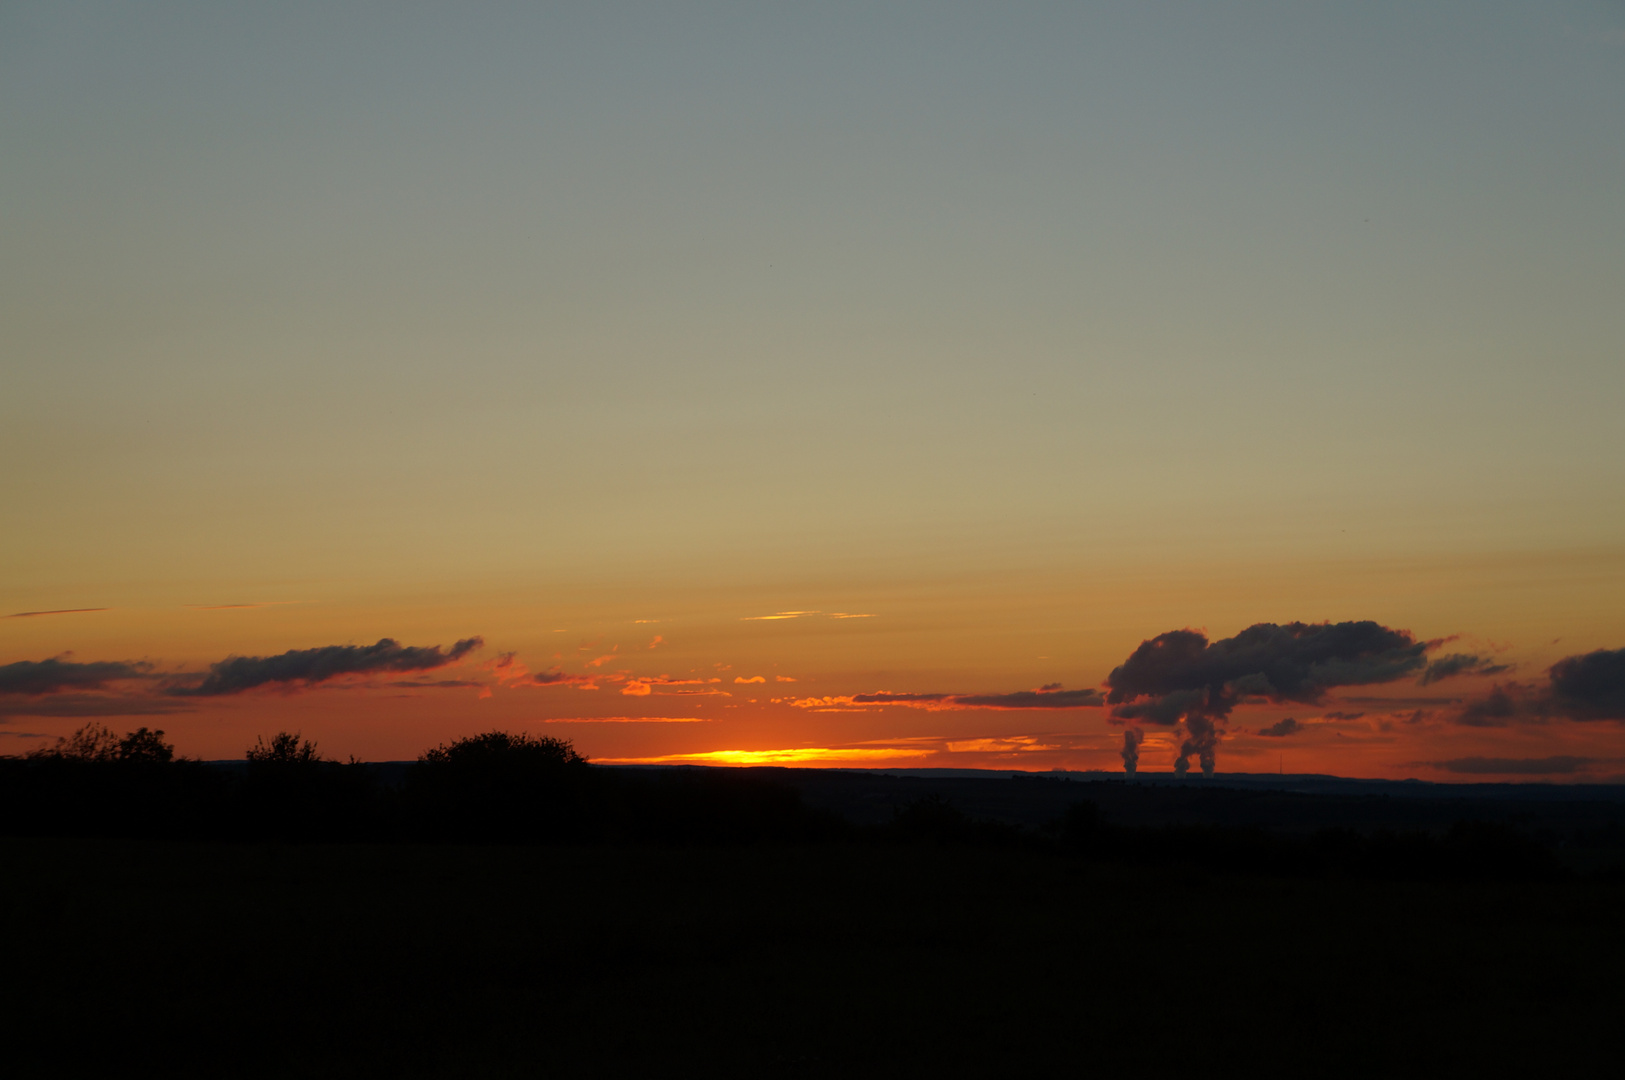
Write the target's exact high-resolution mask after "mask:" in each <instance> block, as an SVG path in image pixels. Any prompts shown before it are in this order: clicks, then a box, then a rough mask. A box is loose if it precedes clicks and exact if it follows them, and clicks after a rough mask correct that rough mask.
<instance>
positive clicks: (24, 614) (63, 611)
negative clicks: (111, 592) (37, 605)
mask: <svg viewBox="0 0 1625 1080" xmlns="http://www.w3.org/2000/svg"><path fill="white" fill-rule="evenodd" d="M112 610H113V609H112V608H105V607H66V608H55V609H53V610H51V611H18V612H13V613H12V614H10V615H7V616H6V618H8V619H37V618H39V617H40V616H41V615H83V614H85V613H86V612H91V611H112Z"/></svg>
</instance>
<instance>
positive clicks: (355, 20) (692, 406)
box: [0, 0, 1625, 779]
mask: <svg viewBox="0 0 1625 1080" xmlns="http://www.w3.org/2000/svg"><path fill="white" fill-rule="evenodd" d="M0 147H4V150H3V152H0V454H3V459H0V460H3V461H4V462H5V468H3V469H0V615H8V616H9V615H10V614H11V613H28V612H63V611H64V610H65V609H99V610H90V611H67V612H66V613H60V614H29V615H22V616H21V617H6V618H0V666H3V665H7V664H15V663H21V662H39V661H42V660H45V659H48V658H52V657H61V656H64V654H69V653H71V656H68V657H67V658H66V661H65V662H70V663H88V662H98V661H121V662H137V661H139V662H143V663H146V664H150V665H151V667H150V668H145V669H143V673H144V676H145V677H144V678H143V679H137V680H131V681H128V682H122V683H117V682H116V683H112V684H108V685H106V686H103V687H101V688H100V689H96V690H94V691H93V692H92V693H91V694H90V695H89V696H86V695H84V694H78V695H74V694H67V695H64V694H59V693H50V694H12V695H3V694H0V736H9V737H0V752H15V751H18V750H23V749H27V748H29V747H31V746H34V745H39V744H41V743H42V742H44V741H46V740H48V739H49V738H54V737H55V736H56V735H59V734H61V733H63V732H66V731H69V730H72V729H73V728H74V727H76V726H78V724H80V723H82V722H84V719H85V718H86V716H87V715H96V716H97V717H98V718H100V719H103V720H105V721H106V722H108V723H110V724H112V725H113V726H114V727H117V728H120V729H121V730H122V729H125V728H128V727H133V726H135V725H136V724H142V723H145V724H149V725H153V726H161V727H163V728H165V730H166V731H168V732H169V733H170V735H171V736H172V737H173V738H174V739H175V741H176V743H177V745H178V748H179V749H180V751H181V752H183V753H187V754H193V755H201V756H204V757H229V756H237V755H239V754H240V753H241V752H242V749H243V748H244V746H246V745H248V744H249V743H251V742H252V741H253V738H254V736H255V735H257V734H262V733H269V732H272V731H275V730H278V729H280V728H289V729H299V730H301V731H303V732H304V733H305V734H306V735H307V736H310V737H312V738H315V739H316V740H317V741H318V743H319V744H320V746H321V748H322V749H323V750H324V751H325V752H328V753H330V754H333V755H336V756H340V757H342V756H344V755H347V754H355V755H357V756H360V757H364V758H394V757H410V756H414V755H415V754H416V753H417V752H419V751H420V750H421V749H422V748H423V747H425V746H427V745H432V744H434V743H436V742H439V741H441V740H443V739H448V738H452V737H455V736H458V735H462V734H469V733H472V732H474V731H479V730H486V729H489V728H491V727H493V726H502V727H507V728H511V729H521V728H522V729H525V730H529V731H533V732H536V733H543V734H554V735H561V736H563V737H567V738H571V739H573V740H574V741H575V743H576V745H577V747H578V748H579V749H581V750H582V751H583V752H584V753H586V754H588V755H589V756H590V757H593V758H595V759H631V758H642V759H647V758H664V757H672V756H682V755H703V754H716V753H718V752H739V751H750V752H760V751H774V752H779V753H778V754H777V756H771V755H770V756H769V757H768V758H762V759H760V760H777V761H786V760H797V759H798V756H799V760H803V761H810V762H811V761H816V762H829V763H858V764H881V763H885V764H895V765H964V766H972V767H994V768H1038V769H1048V768H1052V767H1070V768H1105V767H1118V766H1119V762H1118V758H1117V754H1116V749H1117V747H1118V745H1119V744H1120V741H1121V738H1122V726H1121V724H1114V723H1113V722H1112V720H1111V717H1110V716H1109V713H1108V710H1106V709H1104V708H1099V707H1085V708H1070V709H1015V710H1011V709H1003V710H1001V709H958V710H948V711H928V710H921V709H910V708H898V707H865V708H857V707H854V706H852V705H850V704H847V703H842V702H841V701H840V700H839V699H842V698H850V697H851V696H852V695H859V694H867V693H872V692H874V691H878V690H885V691H891V692H894V693H953V694H996V693H1009V692H1014V691H1020V690H1029V689H1034V688H1036V687H1039V686H1046V685H1052V684H1055V683H1060V684H1063V685H1064V686H1065V687H1067V688H1073V689H1076V688H1086V687H1095V686H1100V685H1101V684H1102V683H1103V681H1104V680H1105V679H1106V678H1107V676H1108V674H1109V673H1110V672H1111V670H1112V669H1113V668H1114V667H1115V666H1117V665H1118V664H1121V663H1122V662H1123V661H1124V660H1125V658H1127V657H1128V656H1129V654H1130V653H1131V652H1133V650H1134V649H1135V648H1136V647H1137V646H1138V645H1139V644H1140V642H1141V641H1143V640H1146V639H1148V638H1152V637H1153V636H1155V635H1157V634H1160V633H1163V632H1165V631H1169V630H1174V629H1179V628H1183V627H1196V628H1203V629H1205V630H1206V631H1207V632H1208V634H1209V636H1210V637H1211V638H1214V639H1218V638H1224V637H1229V636H1230V635H1233V634H1235V633H1237V632H1238V631H1240V630H1242V629H1243V628H1245V627H1247V626H1249V625H1251V624H1253V623H1257V622H1266V621H1267V622H1278V623H1286V622H1291V621H1294V620H1301V621H1304V622H1309V623H1317V622H1323V621H1334V622H1335V621H1342V620H1363V619H1369V620H1374V621H1376V622H1378V623H1381V624H1383V625H1385V626H1389V627H1394V628H1398V629H1404V630H1407V631H1409V632H1410V633H1411V634H1413V635H1414V637H1415V638H1416V639H1417V640H1419V641H1432V640H1437V639H1444V638H1454V639H1455V640H1453V641H1451V642H1449V643H1447V644H1444V645H1441V646H1440V647H1439V648H1438V650H1435V651H1433V652H1432V653H1430V655H1432V656H1435V657H1436V656H1442V655H1446V654H1450V653H1461V654H1471V655H1474V656H1480V657H1484V658H1489V657H1493V658H1494V663H1495V665H1496V666H1507V667H1509V668H1510V671H1509V672H1502V673H1498V674H1496V675H1477V676H1473V675H1469V676H1465V677H1461V678H1457V679H1453V680H1450V681H1447V682H1444V683H1439V684H1434V685H1429V686H1426V687H1419V686H1417V685H1416V683H1415V680H1414V679H1407V680H1403V681H1394V682H1391V683H1385V684H1383V685H1380V686H1374V687H1357V688H1352V689H1350V688H1344V689H1341V690H1338V691H1337V692H1336V693H1335V694H1332V695H1330V696H1328V697H1326V698H1325V699H1324V700H1322V701H1320V702H1318V703H1316V704H1314V705H1312V706H1306V705H1304V704H1302V703H1274V704H1272V703H1269V702H1254V703H1251V704H1244V705H1243V706H1242V707H1240V708H1239V709H1238V710H1237V711H1236V713H1235V714H1234V715H1232V716H1231V717H1230V718H1229V723H1228V727H1227V735H1226V737H1225V738H1224V740H1223V742H1222V744H1221V748H1220V752H1219V755H1220V765H1219V767H1220V769H1221V770H1225V769H1238V770H1248V771H1251V770H1262V769H1269V770H1272V771H1273V770H1274V769H1277V768H1284V769H1286V771H1294V770H1296V771H1320V772H1330V773H1339V774H1343V775H1356V776H1396V777H1397V776H1421V777H1425V778H1430V779H1463V778H1482V779H1502V778H1506V776H1507V775H1509V774H1497V773H1494V772H1487V771H1485V770H1487V769H1492V768H1494V766H1484V765H1482V764H1479V765H1472V764H1468V765H1462V764H1461V763H1462V762H1469V763H1470V762H1473V761H1477V760H1479V759H1494V760H1500V759H1505V760H1506V761H1507V762H1510V763H1512V764H1508V765H1507V767H1508V768H1509V769H1511V768H1514V767H1516V768H1521V769H1524V770H1525V771H1523V772H1521V773H1514V774H1510V775H1518V776H1523V777H1526V778H1527V777H1529V776H1542V777H1547V778H1554V779H1576V778H1600V777H1604V776H1617V775H1625V727H1622V725H1621V724H1620V723H1619V722H1617V721H1614V720H1604V721H1600V722H1591V723H1579V722H1572V721H1567V720H1563V719H1560V718H1557V719H1554V718H1550V717H1543V718H1539V719H1524V720H1519V719H1513V720H1509V721H1507V722H1505V723H1500V724H1497V725H1495V726H1489V727H1482V726H1473V725H1469V724H1464V723H1461V722H1460V720H1459V717H1460V715H1461V709H1462V708H1463V707H1464V705H1465V704H1466V703H1470V702H1472V701H1475V700H1480V699H1481V698H1483V696H1484V695H1487V694H1489V693H1491V686H1492V684H1494V683H1498V682H1499V683H1505V682H1506V681H1507V680H1508V679H1511V680H1514V681H1517V682H1518V683H1519V685H1522V686H1525V687H1536V688H1537V689H1531V690H1529V693H1531V694H1536V693H1538V692H1539V691H1538V686H1539V685H1540V683H1541V680H1543V679H1544V678H1545V674H1544V673H1545V671H1546V668H1547V667H1548V666H1549V665H1551V664H1552V663H1554V662H1556V661H1558V660H1559V659H1561V658H1563V657H1565V656H1572V655H1579V654H1584V653H1588V652H1591V651H1592V650H1597V649H1609V650H1617V649H1620V648H1622V647H1625V498H1622V497H1621V494H1620V493H1621V492H1625V423H1622V422H1621V406H1622V404H1625V5H1622V4H1619V3H1600V2H1589V3H1587V2H1572V3H1571V2H1552V3H1540V4H1535V3H1518V4H1512V3H1459V4H1456V3H1431V4H1430V3H1403V4H1400V3H1393V4H1387V3H1352V2H1348V3H1337V4H1306V3H1291V4H1287V3H1280V4H1256V3H1228V4H1223V5H1208V4H1194V3H1192V4H1159V3H1133V4H1130V3H1120V4H1082V3H1066V4H1061V3H1055V4H1023V3H1003V4H996V5H995V4H954V3H947V2H933V3H929V4H903V3H882V4H869V3H865V4H841V3H818V4H798V5H790V4H766V3H764V4H685V3H660V4H648V5H633V4H617V3H590V4H564V3H556V4H547V5H530V4H459V5H455V6H447V5H426V4H423V5H410V4H400V3H390V4H383V3H377V4H364V3H333V2H322V3H308V4H300V3H283V4H276V5H256V4H230V3H219V2H211V3H207V4H204V3H195V4H193V3H162V2H154V3H139V4H137V3H108V4H77V3H67V2H60V0H57V2H52V3H5V4H0ZM780 612H805V613H810V614H802V615H799V616H797V617H794V618H780V619H761V618H759V617H760V616H765V615H772V614H776V613H780ZM837 615H844V616H853V615H856V616H863V617H861V618H845V617H836V616H837ZM476 635H478V636H480V637H482V638H483V639H484V641H485V645H484V647H483V648H482V649H480V650H478V651H475V652H471V653H468V654H467V655H465V656H463V657H462V658H461V659H460V660H459V661H458V662H457V663H455V664H451V665H447V666H444V667H439V668H435V669H433V670H424V671H421V672H419V673H418V674H415V675H412V676H410V677H395V676H391V677H389V678H383V677H366V678H363V677H360V676H355V677H341V678H335V679H330V680H327V681H325V682H321V683H319V684H315V685H312V684H307V683H292V682H284V683H278V684H267V685H263V686H260V687H257V688H255V689H252V690H249V691H246V692H243V693H240V694H232V695H224V696H218V697H184V696H176V695H172V694H171V695H167V696H166V695H165V694H164V693H162V692H159V691H157V690H155V689H154V687H156V686H158V685H159V684H161V683H162V684H164V685H168V684H167V683H164V679H165V678H169V679H171V680H173V679H174V678H179V677H181V676H183V675H185V674H187V673H191V674H193V675H194V676H196V675H200V674H201V673H203V672H205V671H206V670H208V668H209V665H211V664H215V663H217V662H219V661H221V660H223V659H224V658H226V657H229V656H271V655H276V654H280V653H283V652H284V651H286V650H291V649H308V648H318V647H324V646H330V645H370V644H372V643H374V642H376V641H378V640H379V639H380V638H385V637H388V638H392V639H396V640H398V641H399V642H401V643H403V644H404V645H407V646H414V647H421V646H432V645H439V646H442V647H444V648H447V649H449V648H451V647H452V644H453V642H455V641H457V640H460V639H465V638H469V637H472V636H476ZM657 637H658V640H657ZM508 653H512V654H514V657H513V662H516V663H519V664H523V665H524V666H525V667H526V668H527V670H528V671H529V672H531V673H533V674H534V673H536V672H544V671H549V670H556V671H558V672H559V673H561V674H563V675H567V676H585V675H597V676H600V679H599V681H598V682H596V683H584V682H582V681H580V680H579V679H577V680H576V681H574V682H568V681H567V682H561V683H559V684H556V685H551V686H534V685H532V686H519V685H516V682H517V680H515V679H513V678H512V677H511V676H512V674H513V673H514V672H515V671H516V670H517V669H516V668H514V667H513V666H512V664H511V663H510V665H509V666H508V667H506V668H501V667H499V665H500V664H501V662H502V661H501V660H500V657H502V656H503V655H504V654H508ZM600 657H608V659H604V660H602V661H600V662H598V664H597V666H593V667H589V666H588V664H589V663H591V662H594V661H599V658H600ZM1487 662H1488V661H1486V663H1487ZM1481 666H1482V665H1481ZM17 670H21V669H17ZM661 675H665V676H668V677H669V678H670V679H671V680H673V681H672V682H669V683H665V684H659V683H650V682H646V681H645V682H643V683H641V684H640V683H639V677H643V678H644V679H647V678H649V677H655V676H661ZM504 676H507V677H506V678H504ZM758 677H759V678H761V679H763V680H765V681H764V682H736V681H735V680H738V679H752V678H758ZM694 679H705V680H711V679H717V680H721V681H720V682H697V683H696V682H688V683H687V684H686V685H677V683H676V680H694ZM788 679H793V680H795V681H794V682H788V681H781V680H788ZM194 681H195V680H194ZM182 682H184V679H183V680H182ZM398 682H413V683H428V682H452V683H463V684H475V685H457V686H442V687H433V686H426V685H411V686H399V685H393V683H398ZM177 685H178V684H177ZM591 685H596V686H597V687H598V689H596V690H588V689H583V688H582V687H583V686H591ZM637 685H642V686H643V687H644V688H646V689H648V690H649V693H647V694H641V693H636V692H634V693H626V692H624V691H626V690H628V689H634V688H635V687H636V686H637ZM696 690H704V691H709V692H707V693H703V694H701V693H694V692H692V691H696ZM679 691H684V692H682V693H679ZM1373 696H1375V697H1379V698H1385V699H1387V700H1386V701H1378V702H1375V703H1373V702H1370V701H1365V702H1360V701H1355V702H1353V703H1351V702H1350V700H1349V699H1351V698H1362V697H1363V698H1370V697H1373ZM811 699H818V700H819V701H821V702H822V701H825V700H826V699H829V700H833V701H835V702H836V704H834V705H827V704H826V705H822V706H819V707H813V706H810V705H807V704H805V703H806V702H808V701H810V700H811ZM796 701H800V702H803V703H804V704H802V705H796V704H794V702H796ZM819 708H833V709H835V710H836V711H819ZM120 710H126V711H127V715H118V713H119V711H120ZM1417 710H1422V715H1420V716H1418V714H1417ZM1329 712H1336V713H1339V714H1340V716H1349V715H1351V714H1353V713H1361V714H1362V715H1361V716H1360V717H1358V718H1354V719H1340V718H1337V717H1332V718H1328V717H1327V716H1326V714H1327V713H1329ZM1288 716H1291V717H1293V718H1294V719H1296V720H1298V721H1300V722H1301V723H1303V725H1304V729H1303V730H1301V731H1298V732H1296V733H1294V734H1292V735H1289V736H1284V737H1281V736H1276V737H1271V736H1262V735H1258V734H1256V732H1257V730H1258V729H1260V728H1262V727H1265V726H1267V725H1272V724H1275V723H1277V722H1278V721H1280V720H1282V719H1284V718H1285V717H1288ZM605 717H624V718H632V719H631V720H629V721H617V722H611V723H605V722H586V721H601V720H602V719H603V718H605ZM650 717H668V718H678V719H682V720H684V721H689V722H684V723H670V722H653V721H650V720H649V719H647V718H650ZM572 721H575V722H572ZM1147 735H1148V742H1147V744H1146V746H1145V748H1144V751H1143V757H1142V768H1143V769H1145V770H1149V771H1160V770H1165V769H1167V768H1168V767H1169V766H1170V763H1171V761H1172V759H1173V755H1174V746H1173V741H1174V740H1176V739H1177V733H1176V731H1174V730H1172V729H1161V728H1158V729H1150V728H1148V729H1147ZM791 751H793V752H794V753H788V752H791ZM692 760H757V759H753V758H746V757H736V758H733V759H728V758H692ZM1558 760H1560V761H1561V762H1567V764H1561V763H1560V764H1554V765H1551V766H1550V768H1549V769H1547V770H1546V771H1545V772H1541V771H1540V767H1539V766H1538V764H1536V765H1530V764H1528V763H1529V762H1536V763H1538V762H1541V761H1548V762H1551V761H1558ZM1518 762H1523V763H1525V764H1524V765H1517V764H1516V763H1518ZM1442 763H1443V764H1442ZM1448 763H1456V764H1454V765H1451V764H1448ZM1461 769H1473V770H1477V771H1473V772H1469V773H1463V772H1461V771H1460V770H1461Z"/></svg>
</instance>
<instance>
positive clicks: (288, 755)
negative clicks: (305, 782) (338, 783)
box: [160, 731, 322, 766]
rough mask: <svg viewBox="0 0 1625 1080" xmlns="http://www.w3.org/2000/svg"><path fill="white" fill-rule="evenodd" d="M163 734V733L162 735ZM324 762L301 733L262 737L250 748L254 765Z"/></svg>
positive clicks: (252, 764) (278, 733)
mask: <svg viewBox="0 0 1625 1080" xmlns="http://www.w3.org/2000/svg"><path fill="white" fill-rule="evenodd" d="M160 734H161V733H160ZM320 760H322V759H321V758H320V757H318V756H317V754H316V744H315V743H313V742H311V741H310V740H309V739H306V740H305V741H304V742H303V743H301V742H300V741H299V733H298V732H297V731H295V732H287V731H279V732H277V733H276V734H275V735H273V736H271V741H270V742H266V741H265V736H263V735H261V736H259V737H258V738H256V739H255V740H254V745H253V746H251V747H249V748H248V764H249V765H250V766H254V765H261V766H264V765H270V766H279V765H311V764H314V763H315V762H318V761H320Z"/></svg>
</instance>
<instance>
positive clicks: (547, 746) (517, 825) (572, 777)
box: [407, 731, 593, 840]
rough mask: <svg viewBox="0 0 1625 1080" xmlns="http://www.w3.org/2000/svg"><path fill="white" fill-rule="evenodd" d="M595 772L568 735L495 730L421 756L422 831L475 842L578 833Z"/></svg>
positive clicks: (413, 799)
mask: <svg viewBox="0 0 1625 1080" xmlns="http://www.w3.org/2000/svg"><path fill="white" fill-rule="evenodd" d="M592 779H593V778H592V776H591V774H590V770H589V767H588V765H587V759H586V758H584V757H582V756H581V755H580V754H578V753H576V751H575V747H574V746H572V745H571V744H570V743H569V742H568V741H567V740H564V739H552V738H537V737H535V736H532V735H525V734H522V733H521V734H517V735H515V734H511V733H509V732H506V731H489V732H486V733H485V734H483V735H473V736H470V737H468V738H465V739H458V740H456V741H454V742H451V743H444V744H442V745H440V746H437V747H435V748H434V749H433V750H429V751H427V752H426V753H424V754H423V756H421V757H419V758H418V760H417V764H416V765H415V766H414V767H413V769H412V771H411V773H410V774H409V777H408V781H407V794H408V801H409V803H410V804H411V806H412V808H413V811H414V814H415V816H416V818H417V824H418V827H419V828H420V829H423V830H426V831H428V832H429V833H431V834H436V835H442V836H459V837H461V838H466V839H471V840H496V839H503V840H539V839H564V838H567V837H568V838H574V837H578V836H579V835H580V834H581V831H582V828H583V824H584V822H585V820H586V818H587V806H586V802H587V798H588V788H589V787H590V785H591V783H592Z"/></svg>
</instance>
